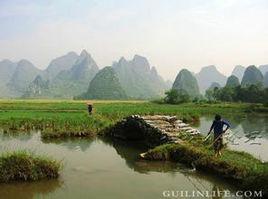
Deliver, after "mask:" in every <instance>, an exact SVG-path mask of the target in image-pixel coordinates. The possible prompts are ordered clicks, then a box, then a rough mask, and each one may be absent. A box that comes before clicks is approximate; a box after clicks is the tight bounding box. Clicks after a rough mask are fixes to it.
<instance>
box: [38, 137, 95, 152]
mask: <svg viewBox="0 0 268 199" xmlns="http://www.w3.org/2000/svg"><path fill="white" fill-rule="evenodd" d="M41 140H42V142H43V143H46V144H56V145H59V146H62V147H65V148H67V149H69V150H70V151H72V150H81V151H84V152H85V151H86V150H88V148H89V147H90V145H91V144H92V142H93V141H94V139H92V138H60V139H42V138H41Z"/></svg>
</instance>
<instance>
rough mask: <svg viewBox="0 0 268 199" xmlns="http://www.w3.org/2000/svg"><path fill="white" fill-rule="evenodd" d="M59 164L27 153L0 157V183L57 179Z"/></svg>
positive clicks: (11, 153) (14, 153)
mask: <svg viewBox="0 0 268 199" xmlns="http://www.w3.org/2000/svg"><path fill="white" fill-rule="evenodd" d="M60 169H61V163H60V162H58V161H56V160H52V159H50V158H48V157H43V156H37V155H35V154H33V153H29V152H27V151H17V152H7V153H4V154H2V155H0V182H10V181H36V180H41V179H50V178H57V177H58V176H59V171H60Z"/></svg>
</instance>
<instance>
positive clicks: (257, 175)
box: [144, 133, 268, 194]
mask: <svg viewBox="0 0 268 199" xmlns="http://www.w3.org/2000/svg"><path fill="white" fill-rule="evenodd" d="M179 137H180V138H181V139H182V140H183V142H182V143H180V144H165V145H161V146H158V147H156V148H154V149H152V150H149V151H148V152H147V153H146V154H145V155H144V158H145V159H147V160H170V161H175V162H181V163H184V164H186V165H188V166H190V167H195V168H196V169H197V170H200V171H205V172H208V173H213V174H215V175H217V176H219V177H223V178H226V179H229V180H232V182H233V183H235V184H236V185H237V184H239V185H241V187H242V188H243V189H245V190H246V189H248V190H260V189H261V190H263V191H264V192H265V193H266V194H267V191H268V163H267V162H266V163H263V162H261V161H260V160H259V159H257V158H254V157H253V156H252V155H250V154H248V153H244V152H238V151H233V150H228V149H225V150H224V153H223V155H222V156H221V157H220V158H216V157H215V156H214V151H213V149H212V147H211V143H207V144H204V143H203V137H202V136H201V135H200V136H195V137H191V136H189V135H187V134H186V133H185V134H183V133H181V134H180V136H179Z"/></svg>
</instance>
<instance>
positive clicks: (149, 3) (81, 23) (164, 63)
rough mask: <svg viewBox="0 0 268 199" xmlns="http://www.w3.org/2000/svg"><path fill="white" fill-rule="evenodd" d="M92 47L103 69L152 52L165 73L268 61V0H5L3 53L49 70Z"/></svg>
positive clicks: (0, 12)
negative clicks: (51, 64) (58, 61)
mask: <svg viewBox="0 0 268 199" xmlns="http://www.w3.org/2000/svg"><path fill="white" fill-rule="evenodd" d="M82 49H86V50H87V51H88V52H89V53H90V54H91V55H92V56H93V58H94V59H95V61H96V62H97V63H98V65H99V66H100V67H104V66H106V65H111V63H112V62H113V61H115V60H118V59H119V58H120V57H121V56H124V57H126V58H127V59H132V57H133V56H134V55H135V54H140V55H143V56H146V57H147V58H148V60H149V62H150V63H151V65H154V66H156V68H157V70H158V72H159V73H160V74H161V75H162V76H163V77H164V78H165V79H173V78H174V77H175V75H176V74H177V73H178V71H179V70H180V69H181V68H188V69H189V70H191V71H193V72H198V71H199V70H200V68H201V67H202V66H206V65H211V64H215V65H216V66H217V67H218V69H219V70H220V71H221V72H223V73H225V74H226V75H229V74H230V72H231V71H232V69H233V67H234V66H235V65H237V64H242V65H246V66H247V65H250V64H255V65H260V64H267V63H268V0H133V1H132V0H84V1H82V0H80V1H79V0H43V1H41V0H32V1H30V0H0V59H4V58H8V59H11V60H13V61H18V60H19V59H22V58H26V59H28V60H30V61H31V62H33V64H35V65H36V66H37V67H39V68H45V67H46V66H47V65H48V63H49V62H50V61H51V60H52V59H53V58H55V57H58V56H61V55H63V54H65V53H67V52H68V51H76V52H77V53H80V51H81V50H82Z"/></svg>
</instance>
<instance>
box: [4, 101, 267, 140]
mask: <svg viewBox="0 0 268 199" xmlns="http://www.w3.org/2000/svg"><path fill="white" fill-rule="evenodd" d="M92 102H93V103H94V113H93V114H92V115H91V116H88V114H87V108H86V102H85V101H72V100H69V101H62V100H0V112H1V114H0V126H1V127H2V128H3V129H5V130H13V131H29V130H31V129H39V130H41V131H42V136H43V137H45V138H46V137H48V138H52V137H69V136H73V137H75V136H94V135H96V134H97V133H98V132H100V131H101V130H102V129H104V128H105V127H108V126H110V125H112V124H114V123H115V122H117V121H118V120H121V119H122V118H123V117H126V116H129V115H133V114H140V115H149V114H151V115H155V114H164V115H176V116H177V117H178V118H180V119H184V120H186V121H191V120H198V116H200V115H202V114H215V113H219V112H220V113H222V114H224V113H226V114H230V113H240V114H241V113H245V112H247V111H249V110H255V111H258V110H259V108H258V106H255V109H252V105H249V104H230V103H221V104H194V103H190V104H181V105H167V104H156V103H150V102H146V101H92ZM256 107H257V108H256ZM262 111H263V109H262Z"/></svg>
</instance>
